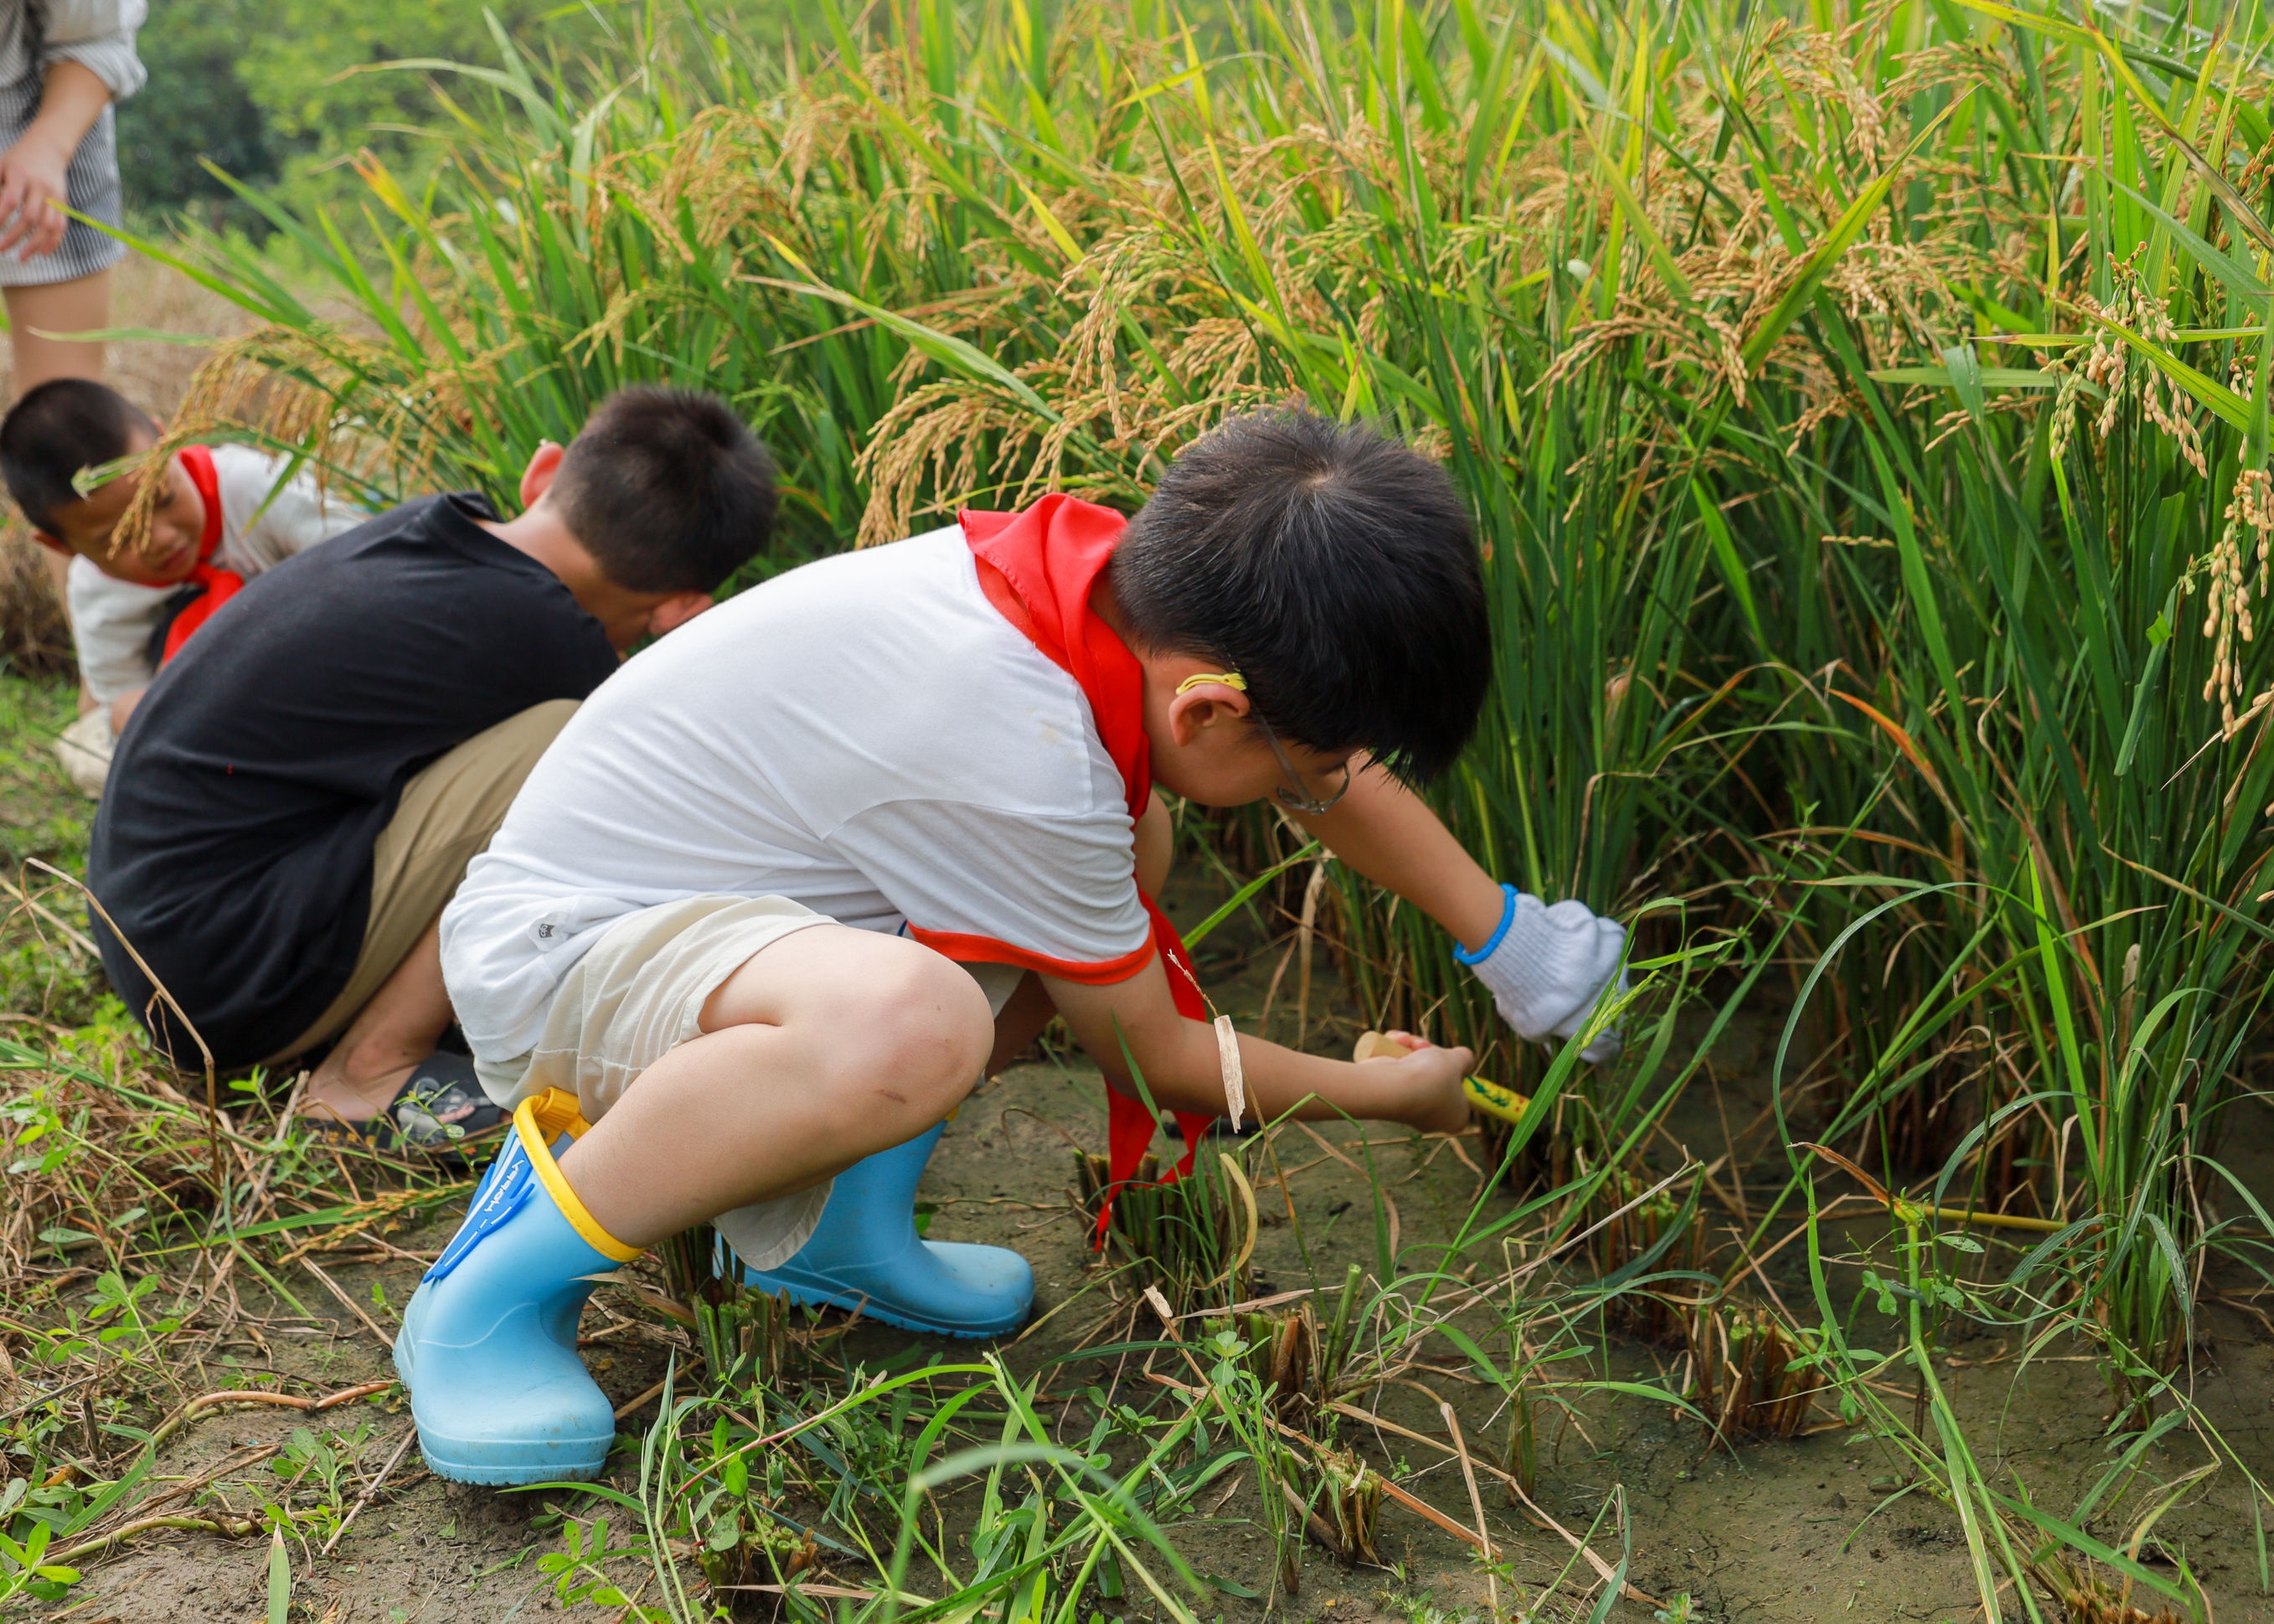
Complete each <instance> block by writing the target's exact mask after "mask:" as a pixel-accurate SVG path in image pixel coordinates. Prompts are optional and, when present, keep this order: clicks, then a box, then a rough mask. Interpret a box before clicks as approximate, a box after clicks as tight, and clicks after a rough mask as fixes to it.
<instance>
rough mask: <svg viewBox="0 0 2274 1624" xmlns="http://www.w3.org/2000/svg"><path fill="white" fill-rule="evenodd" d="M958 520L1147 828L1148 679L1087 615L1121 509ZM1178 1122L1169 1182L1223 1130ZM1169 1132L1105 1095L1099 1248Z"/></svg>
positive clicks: (1062, 506) (1192, 989)
mask: <svg viewBox="0 0 2274 1624" xmlns="http://www.w3.org/2000/svg"><path fill="white" fill-rule="evenodd" d="M957 517H958V519H959V520H960V522H961V523H962V525H963V539H964V541H965V543H966V545H968V546H969V547H970V549H971V552H972V555H973V557H974V558H975V560H977V561H978V566H979V584H980V586H981V588H982V589H983V590H985V592H986V594H987V598H988V601H989V602H990V603H991V604H993V605H995V607H996V608H997V609H998V610H999V611H1001V612H1002V613H1003V617H1004V618H1005V620H1009V621H1010V622H1011V624H1012V625H1013V626H1015V627H1017V628H1019V629H1020V631H1021V632H1024V633H1025V634H1026V635H1027V637H1028V640H1029V641H1031V642H1032V643H1034V645H1035V647H1036V648H1037V649H1039V650H1042V651H1043V654H1044V655H1046V656H1047V657H1048V658H1050V662H1051V663H1052V664H1053V665H1057V666H1058V667H1059V668H1060V669H1061V670H1063V671H1065V673H1067V674H1068V675H1069V676H1071V677H1073V680H1075V682H1077V683H1079V684H1080V685H1081V691H1082V694H1083V695H1084V696H1085V697H1086V698H1088V701H1089V713H1090V715H1091V717H1092V718H1095V719H1096V724H1097V736H1098V740H1099V741H1100V742H1101V743H1103V745H1104V746H1105V753H1106V755H1107V756H1109V757H1111V760H1112V762H1113V764H1114V766H1115V767H1116V768H1118V770H1119V771H1120V773H1121V782H1122V784H1123V785H1124V786H1126V789H1127V791H1128V793H1129V816H1131V817H1132V818H1135V817H1137V816H1139V815H1140V814H1141V813H1142V812H1143V811H1144V810H1145V806H1146V803H1147V802H1148V801H1150V800H1151V799H1152V796H1153V766H1152V748H1151V746H1150V743H1149V742H1148V741H1147V739H1146V737H1145V710H1144V704H1145V671H1144V667H1143V666H1141V665H1139V664H1138V663H1137V657H1136V656H1135V655H1134V654H1132V653H1131V652H1130V651H1129V645H1128V644H1126V643H1123V642H1122V641H1121V639H1120V638H1119V637H1118V636H1117V635H1115V634H1114V631H1113V628H1111V627H1110V626H1108V625H1107V624H1106V623H1105V622H1104V621H1103V620H1100V619H1099V618H1098V616H1097V613H1096V611H1095V610H1093V609H1092V608H1091V607H1090V606H1089V594H1090V589H1091V588H1092V587H1094V586H1095V585H1096V583H1097V577H1098V575H1100V574H1101V573H1102V572H1103V570H1104V568H1105V566H1106V563H1107V561H1108V560H1111V558H1112V556H1113V549H1114V546H1115V545H1116V544H1117V543H1118V542H1119V541H1120V539H1121V532H1122V530H1124V529H1125V528H1126V523H1127V522H1126V520H1124V519H1123V518H1122V516H1121V515H1119V514H1118V513H1115V512H1113V511H1112V510H1111V508H1099V507H1096V506H1095V505H1093V504H1091V503H1089V502H1085V501H1081V500H1078V499H1077V498H1074V497H1071V496H1045V497H1044V498H1043V500H1040V501H1038V502H1036V503H1035V505H1034V506H1033V507H1031V508H1028V509H1027V510H1026V511H1025V512H1023V513H971V512H965V513H961V514H959V515H957ZM1139 897H1140V899H1141V900H1142V901H1143V903H1144V904H1145V912H1146V913H1147V914H1150V915H1151V916H1152V921H1153V943H1154V945H1155V946H1156V948H1157V949H1158V950H1159V951H1160V954H1161V958H1162V959H1163V961H1164V962H1165V963H1166V965H1167V966H1168V972H1169V993H1170V996H1171V997H1173V998H1174V999H1175V1000H1176V1004H1177V1012H1178V1014H1180V1015H1183V1016H1185V1017H1186V1019H1191V1020H1197V1021H1202V1022H1205V1021H1206V1020H1207V1019H1208V1006H1207V1004H1204V1003H1203V1002H1202V1001H1201V989H1200V981H1199V980H1198V978H1196V977H1195V976H1194V975H1193V966H1192V959H1191V958H1190V956H1189V955H1187V954H1186V951H1185V944H1184V942H1183V940H1182V939H1181V938H1179V937H1178V935H1177V928H1176V927H1175V926H1174V925H1171V923H1170V922H1169V916H1168V915H1167V914H1163V913H1162V912H1161V908H1160V905H1159V904H1158V903H1156V902H1155V901H1154V900H1153V898H1150V897H1147V896H1145V895H1144V894H1143V893H1142V892H1140V893H1139ZM1176 1116H1177V1122H1178V1125H1179V1126H1180V1127H1182V1128H1183V1130H1184V1133H1185V1154H1184V1155H1183V1156H1182V1157H1181V1158H1180V1159H1179V1160H1178V1162H1177V1165H1176V1169H1175V1171H1174V1172H1173V1173H1172V1174H1171V1176H1170V1177H1171V1179H1174V1178H1178V1177H1183V1176H1184V1175H1186V1174H1188V1173H1190V1172H1191V1171H1192V1170H1193V1153H1194V1152H1195V1151H1196V1150H1197V1149H1199V1147H1200V1142H1201V1135H1202V1134H1203V1133H1205V1132H1208V1129H1209V1124H1211V1123H1212V1122H1214V1121H1215V1120H1216V1119H1215V1117H1214V1116H1212V1115H1210V1114H1209V1113H1206V1112H1193V1111H1178V1113H1177V1114H1176ZM1159 1126H1160V1124H1159V1123H1157V1122H1156V1120H1155V1119H1154V1116H1153V1114H1152V1113H1151V1112H1150V1111H1148V1110H1147V1109H1145V1107H1144V1105H1143V1104H1142V1103H1141V1102H1140V1101H1136V1100H1133V1099H1132V1098H1131V1097H1130V1096H1129V1095H1127V1094H1123V1093H1122V1092H1121V1091H1120V1090H1118V1089H1117V1088H1109V1089H1108V1090H1107V1091H1106V1169H1107V1184H1106V1186H1105V1198H1104V1203H1103V1207H1102V1208H1101V1209H1100V1211H1099V1213H1098V1219H1097V1234H1096V1244H1099V1245H1101V1246H1102V1245H1103V1244H1104V1242H1105V1224H1106V1220H1107V1219H1108V1218H1109V1217H1111V1214H1112V1212H1113V1197H1114V1194H1115V1192H1118V1191H1119V1190H1120V1189H1122V1188H1123V1187H1124V1186H1125V1185H1127V1184H1132V1183H1133V1182H1134V1181H1135V1179H1136V1175H1137V1167H1138V1163H1139V1162H1141V1161H1142V1160H1143V1159H1144V1155H1145V1152H1146V1150H1147V1148H1148V1147H1149V1146H1151V1144H1152V1142H1153V1135H1154V1133H1155V1132H1156V1131H1157V1130H1158V1128H1159ZM1163 1182H1167V1181H1163Z"/></svg>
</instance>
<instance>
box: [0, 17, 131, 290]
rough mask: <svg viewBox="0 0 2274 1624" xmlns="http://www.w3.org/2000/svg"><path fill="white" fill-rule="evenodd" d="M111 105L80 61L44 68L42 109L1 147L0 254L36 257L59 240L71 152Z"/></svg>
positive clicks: (99, 83) (64, 222)
mask: <svg viewBox="0 0 2274 1624" xmlns="http://www.w3.org/2000/svg"><path fill="white" fill-rule="evenodd" d="M109 105H110V87H109V86H108V85H105V84H104V83H103V82H102V80H101V79H97V78H96V77H95V75H94V70H93V69H91V68H88V67H87V66H86V65H85V64H81V63H77V62H71V61H63V62H58V63H56V64H53V65H52V66H50V67H49V69H48V79H47V84H46V86H45V87H44V88H43V89H42V90H41V94H40V111H39V115H38V117H34V119H33V120H32V122H31V124H30V126H29V127H28V128H26V130H25V132H24V133H23V134H22V135H20V136H19V137H17V138H16V143H15V145H14V146H12V147H9V148H8V149H7V150H6V151H5V152H0V253H4V254H10V255H12V256H13V257H15V258H16V259H38V258H40V257H41V255H43V254H51V253H53V252H55V251H56V249H57V248H59V247H61V246H62V245H63V240H64V229H65V228H66V227H67V226H69V225H70V224H71V222H70V221H69V220H67V219H65V218H64V212H63V208H62V207H61V206H62V204H63V203H64V201H65V198H66V192H65V186H64V173H65V171H66V170H68V169H70V168H71V161H72V154H73V153H75V152H77V151H78V150H79V143H80V142H81V141H83V140H85V139H87V132H88V131H90V130H92V129H94V121H95V120H96V119H98V118H100V117H102V109H104V108H106V107H108V106H109Z"/></svg>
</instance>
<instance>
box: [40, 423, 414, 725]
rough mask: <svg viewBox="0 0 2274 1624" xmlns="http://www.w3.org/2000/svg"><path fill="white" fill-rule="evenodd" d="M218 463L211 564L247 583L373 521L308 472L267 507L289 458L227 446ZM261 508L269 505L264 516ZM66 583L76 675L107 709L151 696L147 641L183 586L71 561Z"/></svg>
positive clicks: (217, 450)
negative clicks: (329, 496)
mask: <svg viewBox="0 0 2274 1624" xmlns="http://www.w3.org/2000/svg"><path fill="white" fill-rule="evenodd" d="M213 461H214V479H215V484H216V485H219V486H220V488H221V541H220V542H219V544H218V545H215V548H214V555H213V562H214V564H215V565H216V566H217V567H218V568H222V569H233V570H235V571H236V572H237V574H238V575H243V576H244V577H245V579H246V580H248V581H250V580H251V579H252V577H253V576H255V575H259V574H260V573H261V571H263V570H265V569H270V568H275V566H276V565H278V564H281V563H282V562H283V561H284V560H286V559H288V558H290V557H291V556H292V555H293V554H294V553H301V552H305V550H307V549H308V548H310V547H312V546H314V545H316V544H317V543H318V542H320V541H328V540H329V539H330V538H332V537H334V536H336V535H339V534H340V533H341V532H342V531H343V530H353V529H354V528H355V527H356V526H357V525H358V524H361V523H363V522H364V521H365V519H367V518H369V517H370V516H371V515H368V514H365V513H361V512H358V511H356V510H355V509H353V508H350V507H349V506H348V504H347V503H345V502H343V501H340V500H337V499H336V498H335V499H334V500H330V501H327V500H325V498H324V495H323V492H320V491H319V490H318V489H317V488H316V482H315V480H314V479H312V477H309V476H308V474H306V473H305V471H304V472H302V473H299V474H297V475H295V476H294V477H292V478H291V479H290V480H288V481H287V482H286V483H285V485H284V488H283V489H282V490H281V491H276V500H274V501H269V499H268V493H269V492H271V491H275V490H276V481H277V478H278V477H279V476H280V475H282V473H283V471H284V470H285V469H286V468H287V467H288V466H290V462H289V461H288V459H286V458H284V457H281V456H275V455H271V454H269V453H268V452H266V451H256V450H254V449H253V448H252V447H250V446H230V445H222V446H215V447H213ZM263 502H267V504H268V505H267V508H266V509H265V510H264V509H263V508H262V507H261V504H262V503H263ZM255 515H258V517H256V516H255ZM65 582H66V585H65V594H66V596H67V597H68V598H70V600H71V619H72V643H75V644H76V645H77V646H78V649H79V675H80V676H81V677H82V678H84V679H85V680H86V682H87V688H89V689H90V690H91V691H92V692H93V693H94V696H95V698H96V699H98V700H99V701H101V702H102V703H104V704H106V705H107V704H109V703H110V702H111V701H112V700H114V699H117V697H118V696H119V695H121V694H131V693H132V692H133V691H134V690H135V689H136V688H147V687H148V686H149V685H150V680H151V679H152V678H154V677H155V676H156V675H157V674H158V672H157V668H156V667H155V666H154V665H152V664H151V663H150V634H151V633H152V632H153V631H154V630H156V629H157V626H158V620H159V617H160V616H161V614H162V613H164V610H165V606H166V601H167V599H169V598H171V597H173V595H174V594H175V593H177V592H178V591H180V590H182V587H181V583H179V582H176V583H174V584H173V585H171V586H139V585H137V584H136V583H133V582H132V581H121V580H119V579H118V578H117V576H116V575H104V574H103V573H102V568H100V567H99V566H97V565H96V564H95V562H94V560H92V559H89V558H87V556H86V555H84V554H80V555H79V556H77V557H74V558H73V559H72V561H71V568H70V570H69V571H68V573H67V575H66V576H65Z"/></svg>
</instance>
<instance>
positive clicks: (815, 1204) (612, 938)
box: [474, 897, 835, 1269]
mask: <svg viewBox="0 0 2274 1624" xmlns="http://www.w3.org/2000/svg"><path fill="white" fill-rule="evenodd" d="M834 922H835V921H832V919H830V917H829V916H828V915H827V914H817V913H815V912H814V911H813V910H812V909H811V908H809V907H806V906H803V905H802V904H800V903H795V902H792V901H790V900H789V899H788V898H786V897H689V898H686V899H685V900H683V901H680V902H667V903H664V904H662V905H661V906H657V907H651V908H643V909H641V910H640V911H639V912H638V913H636V914H629V915H628V916H626V917H625V918H623V919H621V920H618V921H616V922H615V924H614V926H612V927H611V928H610V929H609V930H608V931H607V934H606V935H605V936H602V937H601V938H600V939H599V942H598V943H596V944H593V946H592V947H591V950H590V951H587V952H586V953H585V955H584V957H583V958H582V959H578V960H577V961H576V964H574V965H573V966H570V967H569V974H566V975H564V976H562V977H561V986H560V988H559V989H558V990H557V991H555V992H554V993H553V1003H552V1006H551V1007H550V1009H548V1010H547V1011H546V1017H545V1029H544V1031H543V1032H542V1033H540V1034H538V1040H537V1047H536V1048H535V1049H531V1050H530V1052H529V1053H527V1054H525V1055H522V1056H517V1057H516V1058H515V1059H512V1060H508V1061H505V1062H502V1063H500V1064H492V1063H490V1062H487V1061H484V1060H480V1059H477V1060H476V1061H475V1063H474V1064H475V1070H476V1071H478V1073H479V1074H480V1076H481V1079H482V1086H483V1088H484V1089H486V1091H487V1092H488V1094H489V1096H490V1098H491V1099H493V1100H494V1101H497V1103H498V1104H500V1105H502V1106H505V1107H508V1109H510V1108H511V1107H513V1106H515V1105H517V1104H519V1103H520V1102H521V1101H523V1100H524V1099H526V1098H528V1097H530V1096H531V1095H532V1094H542V1093H543V1092H544V1091H545V1090H546V1089H547V1088H559V1089H561V1090H562V1091H564V1092H566V1093H569V1094H575V1095H576V1104H577V1109H579V1110H581V1111H582V1112H583V1113H584V1120H585V1121H587V1122H598V1121H599V1120H600V1118H601V1117H603V1116H606V1115H607V1113H608V1109H609V1108H610V1107H611V1106H613V1105H614V1104H615V1102H616V1101H618V1100H621V1098H623V1096H624V1091H625V1090H626V1089H627V1088H629V1087H630V1086H632V1084H633V1083H635V1082H636V1081H637V1080H638V1079H639V1075H640V1073H641V1072H643V1071H646V1070H647V1068H648V1067H650V1066H651V1065H653V1064H655V1063H656V1062H657V1061H659V1060H660V1059H662V1058H663V1056H666V1054H668V1053H670V1052H671V1051H672V1050H673V1049H676V1048H678V1047H679V1045H681V1043H684V1042H686V1041H689V1039H691V1038H695V1037H697V1036H699V1035H701V1033H702V1030H703V1027H702V1016H703V1005H704V1003H705V1002H707V1001H708V1000H709V998H710V996H711V995H712V993H713V992H715V991H717V990H718V989H719V984H720V983H721V982H723V981H725V980H726V979H727V977H728V976H730V975H732V974H734V972H735V971H736V970H737V969H739V968H741V967H742V965H743V964H744V963H745V962H746V961H747V960H749V959H750V958H752V957H753V956H754V955H756V954H757V952H759V951H761V950H762V949H764V948H767V947H770V946H772V944H774V943H776V942H779V941H780V940H781V939H782V938H783V937H784V936H790V935H792V934H794V932H797V931H800V930H803V929H806V928H807V927H808V926H810V925H827V924H833V923H834ZM829 1191H830V1181H826V1180H825V1181H824V1182H823V1183H821V1184H816V1185H814V1186H812V1187H811V1188H810V1189H806V1190H801V1191H799V1192H796V1193H795V1194H794V1195H786V1196H783V1197H780V1198H779V1199H776V1200H772V1201H758V1202H755V1203H753V1204H752V1205H750V1206H749V1207H736V1208H735V1209H734V1211H732V1212H727V1213H721V1214H719V1215H718V1216H717V1217H715V1218H713V1219H712V1221H711V1222H712V1227H713V1228H715V1229H717V1230H718V1231H719V1233H720V1234H721V1235H723V1236H725V1237H727V1244H729V1245H731V1246H733V1247H734V1253H735V1255H736V1256H737V1257H739V1258H740V1259H742V1261H743V1262H744V1263H746V1264H748V1265H749V1267H752V1268H758V1269H768V1268H773V1267H778V1266H779V1265H780V1264H783V1263H786V1262H787V1261H788V1260H789V1259H790V1258H791V1257H792V1256H793V1255H794V1253H795V1252H796V1251H797V1249H798V1248H799V1247H801V1246H802V1245H804V1244H805V1243H806V1242H807V1240H809V1238H811V1237H812V1235H813V1231H814V1229H816V1227H817V1226H818V1225H819V1224H820V1222H821V1209H822V1208H823V1207H826V1206H827V1205H828V1204H829Z"/></svg>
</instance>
